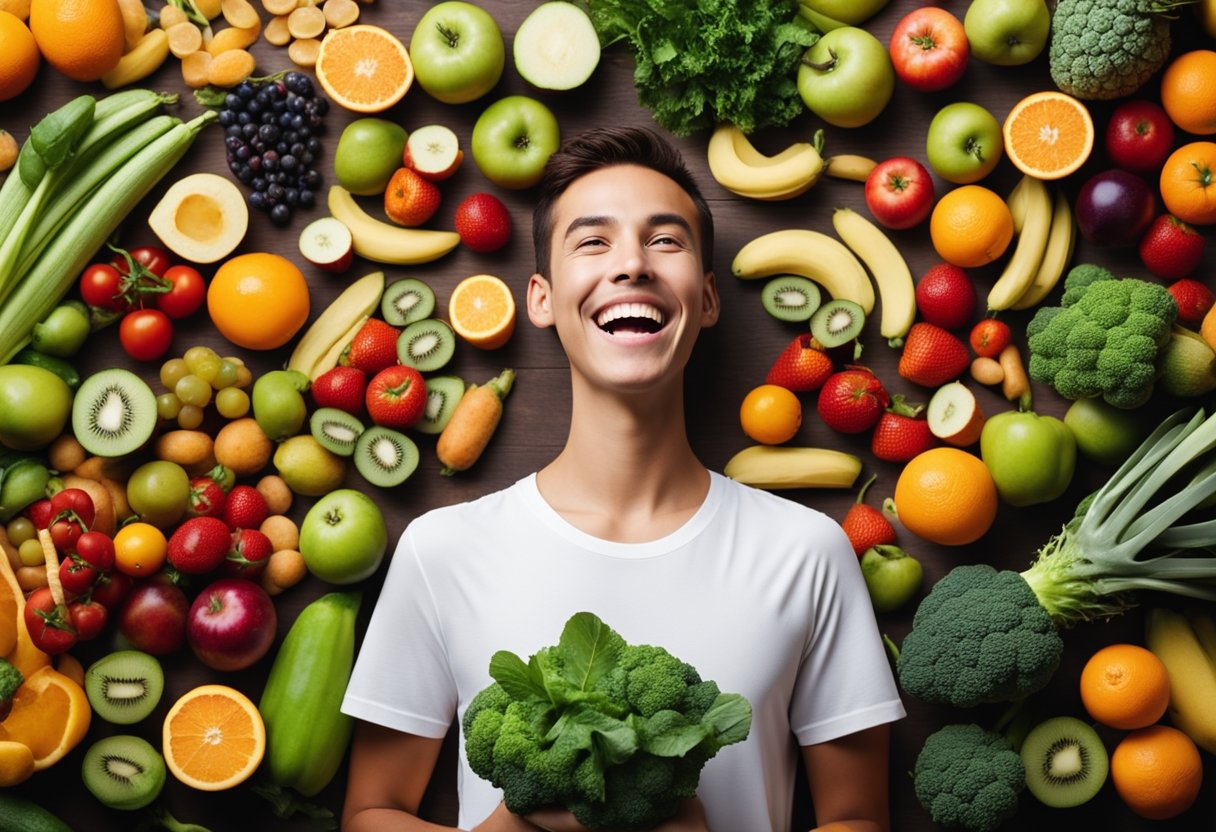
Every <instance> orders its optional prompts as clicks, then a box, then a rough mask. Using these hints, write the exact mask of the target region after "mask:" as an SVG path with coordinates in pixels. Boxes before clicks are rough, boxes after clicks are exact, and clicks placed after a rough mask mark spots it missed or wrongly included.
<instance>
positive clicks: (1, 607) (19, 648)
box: [0, 553, 51, 679]
mask: <svg viewBox="0 0 1216 832" xmlns="http://www.w3.org/2000/svg"><path fill="white" fill-rule="evenodd" d="M10 615H12V616H15V620H14V621H12V622H11V626H12V627H13V630H14V635H15V639H14V643H13V646H11V647H9V649H8V651H7V652H5V653H4V654H3V655H4V658H5V659H7V660H8V662H9V663H10V664H11V665H12V666H13V667H15V668H17V669H18V670H20V671H21V675H22V676H24V677H25V678H26V679H28V678H30V677H31V676H33V675H34V673H35V672H36V671H38V670H39V669H41V668H44V667H46V666H47V665H49V664H50V663H51V657H50V656H48V655H47V654H46V653H43V652H42V651H41V650H39V649H38V648H37V647H36V646H34V642H33V641H31V640H30V634H29V630H27V629H26V626H25V593H23V592H22V591H21V585H20V584H19V583H17V575H16V573H14V572H13V566H12V564H11V563H9V561H8V558H7V557H6V556H4V555H3V553H0V616H2V617H3V618H4V619H5V620H4V622H0V630H4V629H6V628H7V627H8V626H10V622H9V619H8V616H10Z"/></svg>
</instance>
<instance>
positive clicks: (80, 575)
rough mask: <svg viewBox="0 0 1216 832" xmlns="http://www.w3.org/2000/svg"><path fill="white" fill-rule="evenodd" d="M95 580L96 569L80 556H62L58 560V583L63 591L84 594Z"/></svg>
mask: <svg viewBox="0 0 1216 832" xmlns="http://www.w3.org/2000/svg"><path fill="white" fill-rule="evenodd" d="M96 580H97V570H96V569H94V568H93V567H92V566H90V565H89V564H88V563H87V562H86V561H83V560H81V559H80V558H76V557H70V558H64V559H63V560H61V561H60V562H59V583H61V584H63V591H64V592H69V593H71V594H72V595H84V594H85V593H86V592H88V591H89V589H91V588H92V586H93V583H94V582H95V581H96Z"/></svg>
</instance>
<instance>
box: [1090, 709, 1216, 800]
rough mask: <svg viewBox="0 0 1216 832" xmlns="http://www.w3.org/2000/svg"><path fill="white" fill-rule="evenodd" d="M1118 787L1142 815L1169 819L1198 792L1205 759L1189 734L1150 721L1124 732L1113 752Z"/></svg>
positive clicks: (1120, 794) (1112, 774) (1196, 795)
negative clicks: (1142, 726)
mask: <svg viewBox="0 0 1216 832" xmlns="http://www.w3.org/2000/svg"><path fill="white" fill-rule="evenodd" d="M1110 776H1111V780H1112V781H1114V784H1115V791H1116V792H1117V793H1118V795H1119V797H1120V798H1122V799H1123V802H1124V803H1126V804H1127V807H1128V808H1129V809H1131V810H1132V811H1133V812H1135V813H1136V814H1137V815H1139V816H1140V817H1142V818H1148V819H1150V820H1166V819H1168V818H1172V817H1175V816H1177V815H1180V814H1182V813H1183V812H1185V811H1186V810H1187V809H1189V808H1190V807H1191V804H1193V803H1194V802H1195V798H1197V797H1198V796H1199V788H1200V786H1202V785H1203V760H1202V759H1200V757H1199V749H1198V748H1196V747H1195V743H1194V742H1193V741H1192V740H1191V738H1190V737H1188V736H1187V735H1186V734H1184V733H1182V732H1181V731H1179V730H1178V729H1177V728H1171V727H1170V726H1168V725H1150V726H1149V727H1147V728H1140V729H1139V730H1136V731H1132V732H1131V733H1130V734H1128V735H1127V736H1125V737H1124V738H1123V739H1122V740H1121V741H1120V742H1119V744H1118V745H1117V746H1115V753H1114V754H1111V756H1110Z"/></svg>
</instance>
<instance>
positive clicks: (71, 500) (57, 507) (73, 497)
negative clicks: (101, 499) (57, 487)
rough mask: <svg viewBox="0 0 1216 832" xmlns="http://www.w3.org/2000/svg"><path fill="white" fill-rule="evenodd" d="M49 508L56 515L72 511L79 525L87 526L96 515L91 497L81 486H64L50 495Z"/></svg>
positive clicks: (90, 524) (91, 523)
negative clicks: (53, 494)
mask: <svg viewBox="0 0 1216 832" xmlns="http://www.w3.org/2000/svg"><path fill="white" fill-rule="evenodd" d="M51 508H52V509H53V510H54V512H55V516H56V517H58V516H59V515H61V514H65V513H69V512H74V513H75V514H76V518H68V519H79V520H80V523H81V525H83V526H85V527H86V528H88V527H89V526H92V525H93V520H94V518H95V516H96V508H95V507H94V505H93V498H92V497H90V496H89V492H87V491H85V490H84V489H82V488H65V489H63V490H62V491H59V492H57V493H56V494H55V496H53V497H51Z"/></svg>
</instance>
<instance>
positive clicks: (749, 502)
mask: <svg viewBox="0 0 1216 832" xmlns="http://www.w3.org/2000/svg"><path fill="white" fill-rule="evenodd" d="M722 481H723V483H724V487H725V489H726V494H727V501H728V504H729V505H733V508H734V512H735V514H736V516H737V517H738V518H740V519H742V520H744V521H754V522H765V523H767V522H774V521H777V522H781V523H789V524H795V525H803V524H811V525H822V524H829V525H837V523H836V521H835V520H833V519H832V518H831V517H828V516H827V515H826V514H824V513H823V512H822V511H820V510H819V509H817V508H812V507H810V506H806V505H803V504H802V503H799V502H796V501H795V500H792V499H790V498H789V497H784V496H781V495H780V494H773V493H772V492H770V491H765V490H764V489H762V488H755V487H753V486H750V485H744V484H743V483H740V482H736V481H735V480H732V479H729V478H727V477H722Z"/></svg>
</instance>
